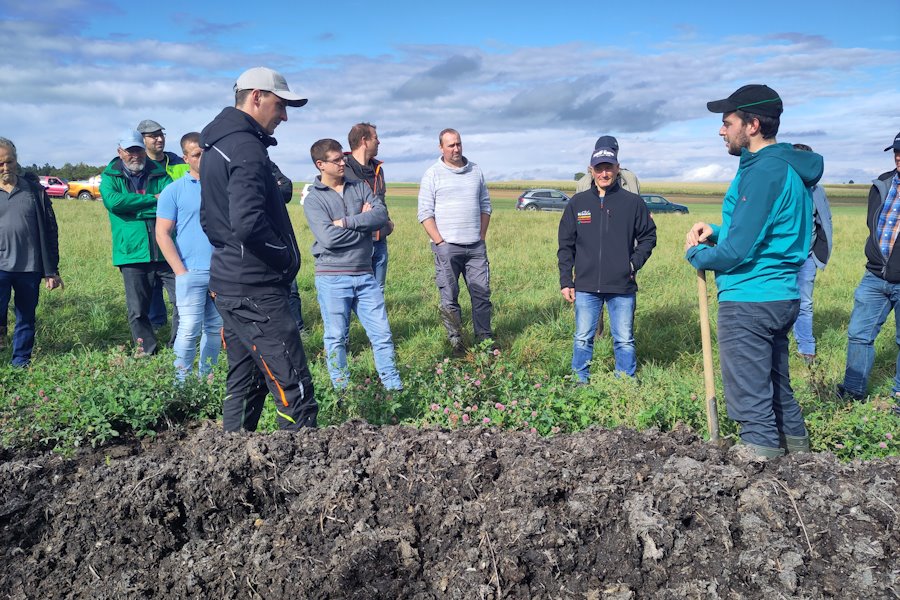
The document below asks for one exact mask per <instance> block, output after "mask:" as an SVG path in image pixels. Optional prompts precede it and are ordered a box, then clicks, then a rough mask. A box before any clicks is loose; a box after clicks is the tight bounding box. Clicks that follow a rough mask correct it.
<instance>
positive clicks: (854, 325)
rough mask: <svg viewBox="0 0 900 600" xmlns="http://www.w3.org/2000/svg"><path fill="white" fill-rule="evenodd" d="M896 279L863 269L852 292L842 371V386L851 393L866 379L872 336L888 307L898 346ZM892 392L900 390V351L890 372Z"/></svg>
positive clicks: (899, 287) (899, 288) (860, 390)
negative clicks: (845, 364) (892, 373)
mask: <svg viewBox="0 0 900 600" xmlns="http://www.w3.org/2000/svg"><path fill="white" fill-rule="evenodd" d="M898 301H900V283H889V282H887V281H885V280H884V279H881V278H880V277H877V276H875V275H873V274H872V273H870V272H869V271H866V274H865V275H863V278H862V281H860V282H859V286H858V287H857V288H856V292H855V293H854V294H853V312H852V313H850V325H849V326H848V328H847V338H848V340H847V367H846V370H845V371H844V385H843V387H844V389H845V390H846V391H847V392H849V393H850V394H851V395H854V396H859V397H863V396H865V395H866V387H867V385H868V382H869V373H871V371H872V365H873V364H874V363H875V338H876V337H878V332H879V331H881V327H882V325H884V322H885V320H887V316H888V314H890V312H891V310H893V311H894V321H895V323H896V325H897V334H896V335H897V338H896V341H897V344H898V346H900V313H898V312H897V302H898ZM892 392H894V393H897V392H900V354H898V355H897V366H896V370H895V372H894V387H893V390H892Z"/></svg>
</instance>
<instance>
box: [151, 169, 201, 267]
mask: <svg viewBox="0 0 900 600" xmlns="http://www.w3.org/2000/svg"><path fill="white" fill-rule="evenodd" d="M156 216H157V217H161V218H163V219H169V220H170V221H175V246H177V248H178V255H179V256H180V257H181V261H182V262H183V263H184V266H185V268H186V269H190V270H194V271H201V270H202V271H209V261H210V259H211V258H212V253H213V247H212V244H210V243H209V238H207V237H206V234H205V233H204V232H203V228H202V227H201V226H200V181H198V180H197V179H194V178H193V176H191V174H190V173H188V174H187V175H185V176H184V177H182V178H180V179H177V180H175V181H174V182H172V183H170V184H169V185H167V186H166V189H164V190H163V191H162V193H161V194H160V195H159V202H158V203H157V206H156Z"/></svg>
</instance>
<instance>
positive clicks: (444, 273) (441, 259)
mask: <svg viewBox="0 0 900 600" xmlns="http://www.w3.org/2000/svg"><path fill="white" fill-rule="evenodd" d="M431 251H432V252H433V253H434V278H435V282H436V283H437V287H438V292H440V296H441V320H442V321H443V322H444V327H446V328H447V335H448V336H449V338H450V340H451V342H454V343H455V342H456V341H458V340H459V338H460V336H461V335H462V331H461V328H462V326H461V319H462V314H461V312H460V309H459V276H460V275H462V277H463V280H464V281H465V282H466V287H468V288H469V297H470V298H471V299H472V327H473V329H474V330H475V339H476V340H477V341H481V340H485V339H488V338H492V337H493V333H492V331H491V310H492V307H491V274H490V265H489V264H488V257H487V246H486V245H485V243H484V240H482V241H479V242H475V243H474V244H451V243H449V242H445V243H443V244H441V245H440V246H437V245H435V243H434V242H432V243H431Z"/></svg>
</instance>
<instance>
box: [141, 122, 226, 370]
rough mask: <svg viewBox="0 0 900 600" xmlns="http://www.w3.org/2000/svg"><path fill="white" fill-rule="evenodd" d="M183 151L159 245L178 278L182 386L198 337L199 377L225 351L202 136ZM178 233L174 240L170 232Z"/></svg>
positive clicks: (162, 203)
mask: <svg viewBox="0 0 900 600" xmlns="http://www.w3.org/2000/svg"><path fill="white" fill-rule="evenodd" d="M181 150H182V152H183V153H184V160H185V162H186V163H187V164H188V165H189V167H190V170H189V171H188V172H187V174H186V175H185V176H184V177H182V178H181V179H178V180H177V181H175V182H174V183H171V184H170V185H169V186H168V187H166V189H164V190H163V192H162V193H161V194H160V195H159V203H158V205H157V208H156V242H157V244H159V249H160V250H162V253H163V256H165V257H166V262H168V263H169V266H171V267H172V271H173V272H174V273H175V298H176V307H177V308H178V315H179V321H178V332H177V333H176V335H175V345H174V350H175V368H176V373H175V377H176V379H178V380H179V381H184V380H185V379H186V378H187V376H188V374H189V373H190V372H191V370H192V368H193V364H194V356H196V354H197V348H196V345H197V338H198V337H199V338H200V365H199V372H200V376H201V377H202V376H203V375H205V374H207V373H209V371H210V370H211V369H212V365H215V364H216V362H217V361H218V358H219V350H220V349H221V347H222V343H221V341H220V331H221V329H222V317H221V316H219V311H218V310H216V305H215V302H213V299H212V298H211V297H210V295H209V261H210V258H211V257H212V252H213V247H212V244H210V243H209V239H207V237H206V234H205V233H204V232H203V228H202V227H201V226H200V159H201V157H202V156H203V149H202V148H201V147H200V134H199V133H196V132H192V133H188V134H185V135H184V136H183V137H182V138H181ZM173 231H174V232H175V237H174V239H173V237H172V233H173Z"/></svg>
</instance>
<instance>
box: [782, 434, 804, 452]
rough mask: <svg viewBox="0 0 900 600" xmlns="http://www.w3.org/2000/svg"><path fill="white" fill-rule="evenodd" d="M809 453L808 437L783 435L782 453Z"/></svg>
mask: <svg viewBox="0 0 900 600" xmlns="http://www.w3.org/2000/svg"><path fill="white" fill-rule="evenodd" d="M797 452H809V436H808V435H803V436H797V435H787V434H785V435H784V453H785V454H796V453H797Z"/></svg>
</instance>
